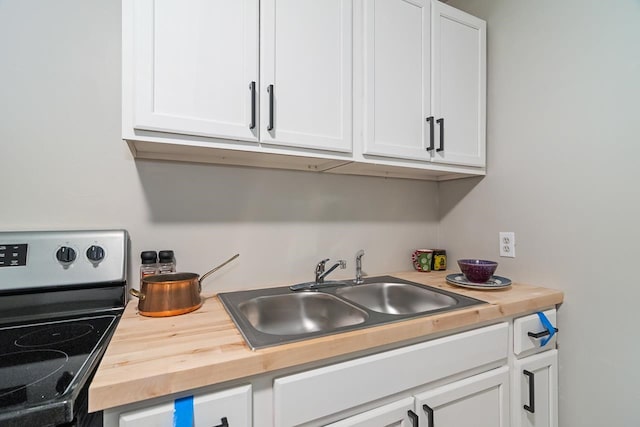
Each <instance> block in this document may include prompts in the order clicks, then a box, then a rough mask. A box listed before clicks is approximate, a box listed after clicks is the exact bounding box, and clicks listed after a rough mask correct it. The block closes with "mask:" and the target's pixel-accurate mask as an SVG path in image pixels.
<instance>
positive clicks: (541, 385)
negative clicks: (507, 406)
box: [511, 350, 558, 427]
mask: <svg viewBox="0 0 640 427" xmlns="http://www.w3.org/2000/svg"><path fill="white" fill-rule="evenodd" d="M512 405H513V422H512V424H511V425H512V426H513V427H557V426H558V350H549V351H545V352H543V353H540V354H536V355H535V356H530V357H525V358H524V359H521V360H518V361H516V362H515V363H514V369H513V400H512Z"/></svg>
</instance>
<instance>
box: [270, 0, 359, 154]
mask: <svg viewBox="0 0 640 427" xmlns="http://www.w3.org/2000/svg"><path fill="white" fill-rule="evenodd" d="M260 6H261V12H262V15H261V16H262V17H261V88H260V90H261V95H260V98H261V129H262V130H261V139H262V142H263V143H268V144H278V145H286V146H294V147H303V148H312V149H320V150H334V151H342V152H350V151H351V150H352V129H351V122H352V118H351V116H352V84H351V80H352V65H351V62H352V31H353V30H352V4H351V0H322V1H318V0H278V1H276V0H263V1H262V2H261V3H260Z"/></svg>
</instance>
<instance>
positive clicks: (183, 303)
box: [129, 254, 240, 317]
mask: <svg viewBox="0 0 640 427" xmlns="http://www.w3.org/2000/svg"><path fill="white" fill-rule="evenodd" d="M239 256H240V255H239V254H236V255H234V256H233V257H231V258H230V259H228V260H227V261H225V262H224V263H222V264H220V265H219V266H217V267H216V268H214V269H213V270H210V271H208V272H206V273H205V274H203V275H202V277H201V278H200V276H199V275H198V274H196V273H166V274H156V275H153V276H147V277H145V278H143V279H142V281H141V282H140V290H139V291H138V290H136V289H130V290H129V293H130V294H131V295H133V296H134V297H136V298H138V312H139V313H140V314H141V315H143V316H149V317H165V316H177V315H179V314H185V313H189V312H191V311H194V310H197V309H199V308H200V307H201V306H202V297H201V296H200V292H201V291H202V281H203V280H204V279H205V278H206V277H208V276H209V275H210V274H212V273H214V272H215V271H218V269H220V268H221V267H223V266H225V265H227V264H228V263H230V262H231V261H233V260H234V259H236V258H237V257H239Z"/></svg>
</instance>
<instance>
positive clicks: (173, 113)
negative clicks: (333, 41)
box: [123, 0, 258, 141]
mask: <svg viewBox="0 0 640 427" xmlns="http://www.w3.org/2000/svg"><path fill="white" fill-rule="evenodd" d="M129 8H132V10H133V14H132V20H133V22H132V35H131V37H132V38H133V48H132V50H131V53H130V55H131V58H130V60H131V61H133V67H132V69H133V71H132V72H133V74H134V76H133V83H132V85H133V88H132V93H133V95H132V96H133V99H132V102H133V104H134V105H133V115H134V118H133V127H134V128H135V129H142V130H154V131H164V132H173V133H179V134H187V135H202V136H210V137H221V138H233V139H240V140H248V141H257V139H258V133H257V132H258V126H257V123H256V125H255V126H254V128H253V129H252V128H251V123H252V121H257V119H258V117H257V111H255V114H256V115H254V114H253V113H254V110H257V106H256V107H255V108H254V109H252V105H253V104H254V100H253V99H252V90H251V82H254V83H255V84H256V85H257V84H258V0H216V1H210V0H190V1H187V2H179V1H169V0H139V1H138V0H137V1H135V2H131V3H129V2H123V11H124V12H125V13H124V15H123V19H128V15H127V11H128V10H129ZM127 42H128V41H125V44H126V43H127ZM127 69H128V68H125V72H126V70H127ZM256 90H257V87H256ZM125 96H127V95H126V94H125ZM255 96H258V94H257V93H256V94H255ZM255 101H256V102H257V99H255Z"/></svg>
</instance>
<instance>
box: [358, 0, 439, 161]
mask: <svg viewBox="0 0 640 427" xmlns="http://www.w3.org/2000/svg"><path fill="white" fill-rule="evenodd" d="M363 14H364V22H363V52H362V53H363V55H364V67H363V73H364V76H363V77H364V79H363V84H364V92H363V93H364V106H363V113H364V114H363V115H364V123H363V143H364V147H363V153H364V154H373V155H382V156H390V157H399V158H406V159H417V160H428V159H429V157H430V155H429V153H428V152H427V151H426V146H425V129H426V128H425V119H426V117H427V116H429V115H430V110H431V105H430V103H431V95H430V87H429V85H430V80H431V78H430V76H431V69H430V67H431V64H430V50H431V49H430V45H429V44H430V34H429V28H430V26H431V13H430V3H429V0H371V1H365V2H364V3H363Z"/></svg>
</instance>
